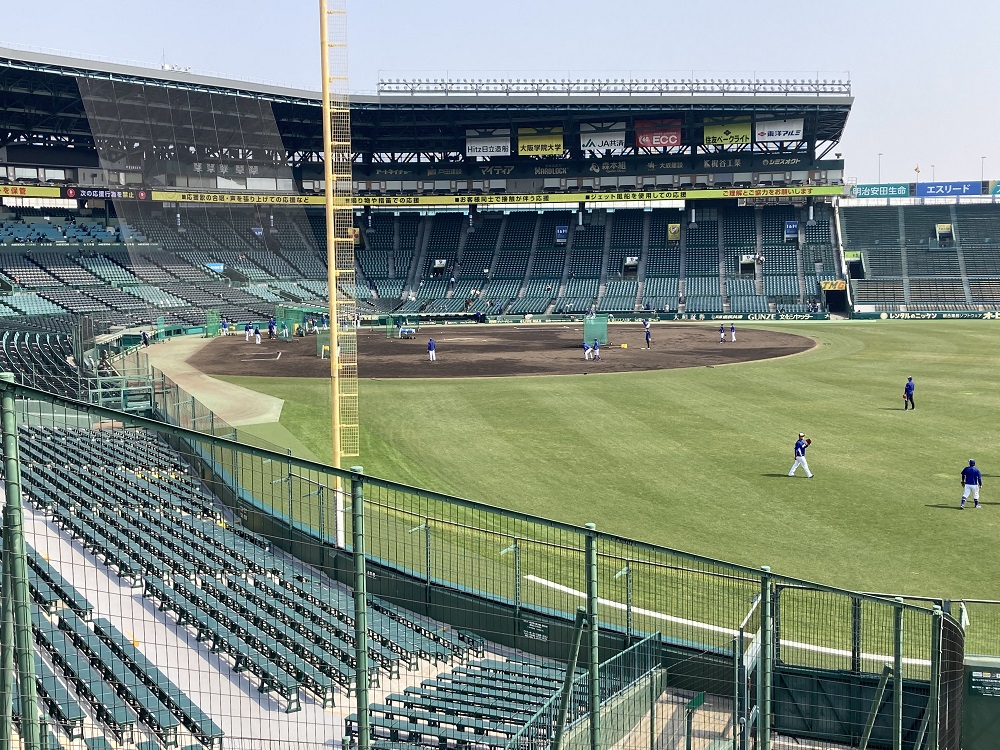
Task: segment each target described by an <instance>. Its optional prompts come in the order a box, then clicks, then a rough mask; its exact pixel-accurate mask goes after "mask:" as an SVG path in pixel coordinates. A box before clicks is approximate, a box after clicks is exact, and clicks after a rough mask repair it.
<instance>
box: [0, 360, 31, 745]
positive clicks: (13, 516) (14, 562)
mask: <svg viewBox="0 0 1000 750" xmlns="http://www.w3.org/2000/svg"><path fill="white" fill-rule="evenodd" d="M0 382H3V383H6V384H7V388H6V389H5V390H4V392H3V404H2V410H3V420H2V421H3V427H2V429H3V461H4V491H5V494H6V502H5V503H4V508H3V555H4V562H7V563H8V565H5V566H4V573H5V575H9V576H10V578H9V585H8V586H7V590H5V591H3V594H4V599H3V602H2V603H0V610H2V609H3V608H4V607H9V606H11V605H13V610H14V612H13V623H12V626H13V630H14V647H15V658H16V660H17V673H18V678H19V682H20V689H21V740H22V742H23V743H24V748H25V750H40V748H41V735H40V734H39V725H38V696H37V694H36V688H35V650H34V637H33V635H32V633H31V609H30V606H31V593H30V592H29V590H28V562H27V555H26V551H25V545H24V506H23V505H22V503H21V466H20V461H19V457H18V450H17V421H16V419H15V417H14V394H13V392H12V390H11V388H10V386H11V385H13V384H14V375H13V374H11V373H2V374H0ZM8 570H9V571H10V572H9V573H7V571H8ZM5 582H6V581H5ZM8 594H9V595H11V599H10V604H8V600H7V598H6V597H7V595H8ZM2 629H3V630H6V629H7V625H6V622H5V623H4V626H3V628H2ZM12 676H13V675H12ZM5 679H6V678H5ZM9 694H10V696H11V698H12V699H13V691H11V692H10V693H9ZM4 697H5V698H6V694H5V695H4ZM3 709H4V710H3V713H4V720H3V722H0V723H3V724H5V723H6V713H7V710H6V709H7V706H6V704H4V706H3ZM8 746H9V745H8Z"/></svg>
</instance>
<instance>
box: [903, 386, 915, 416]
mask: <svg viewBox="0 0 1000 750" xmlns="http://www.w3.org/2000/svg"><path fill="white" fill-rule="evenodd" d="M916 387H917V384H916V383H914V382H913V378H907V379H906V385H904V386H903V411H906V410H907V409H916V408H917V407H916V406H915V405H914V403H913V389H914V388H916Z"/></svg>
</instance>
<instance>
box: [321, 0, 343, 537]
mask: <svg viewBox="0 0 1000 750" xmlns="http://www.w3.org/2000/svg"><path fill="white" fill-rule="evenodd" d="M329 28H330V19H329V10H328V8H327V0H319V36H320V44H321V45H322V47H321V54H320V73H321V76H322V79H323V80H322V86H321V90H322V95H323V107H322V109H323V180H324V188H325V189H324V191H323V194H324V199H325V203H324V205H325V209H326V268H327V276H326V283H327V287H328V289H327V291H328V294H329V305H330V321H331V322H333V321H336V320H338V317H337V225H336V221H335V218H334V217H335V214H336V212H335V210H334V198H335V193H336V188H337V186H336V184H335V183H334V174H333V107H332V103H331V101H330V97H331V95H332V91H331V90H330V82H331V81H330V76H331V71H330V34H329ZM330 416H331V419H332V425H331V427H332V432H333V446H332V447H333V465H334V466H335V467H336V468H338V469H339V468H340V459H341V456H342V455H343V451H342V449H341V445H340V438H341V435H340V363H339V358H338V357H337V326H336V325H331V326H330ZM335 481H336V484H337V489H338V490H339V489H341V485H340V479H339V478H338V479H336V480H335ZM337 497H338V498H340V497H341V494H340V493H339V492H338V493H337ZM341 502H342V501H341ZM341 541H344V540H341Z"/></svg>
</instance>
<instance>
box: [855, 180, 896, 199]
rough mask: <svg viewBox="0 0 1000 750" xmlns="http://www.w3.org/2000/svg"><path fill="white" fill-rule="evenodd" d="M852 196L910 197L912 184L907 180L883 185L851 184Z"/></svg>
mask: <svg viewBox="0 0 1000 750" xmlns="http://www.w3.org/2000/svg"><path fill="white" fill-rule="evenodd" d="M851 197H852V198H909V197H910V186H909V185H908V184H907V183H905V182H890V183H884V184H881V185H851Z"/></svg>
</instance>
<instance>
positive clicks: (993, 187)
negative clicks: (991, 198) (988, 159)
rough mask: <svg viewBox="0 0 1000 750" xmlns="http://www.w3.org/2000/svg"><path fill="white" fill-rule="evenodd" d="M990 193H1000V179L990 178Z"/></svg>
mask: <svg viewBox="0 0 1000 750" xmlns="http://www.w3.org/2000/svg"><path fill="white" fill-rule="evenodd" d="M990 195H1000V180H990Z"/></svg>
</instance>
